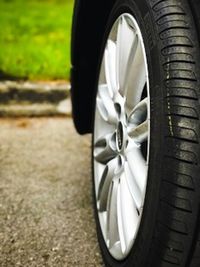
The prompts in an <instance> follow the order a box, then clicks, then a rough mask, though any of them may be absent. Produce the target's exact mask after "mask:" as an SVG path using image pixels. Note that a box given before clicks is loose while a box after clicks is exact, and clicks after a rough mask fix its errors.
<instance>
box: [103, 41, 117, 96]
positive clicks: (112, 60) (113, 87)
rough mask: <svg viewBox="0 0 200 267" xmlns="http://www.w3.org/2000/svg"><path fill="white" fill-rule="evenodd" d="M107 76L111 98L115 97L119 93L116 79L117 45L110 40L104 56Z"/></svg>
mask: <svg viewBox="0 0 200 267" xmlns="http://www.w3.org/2000/svg"><path fill="white" fill-rule="evenodd" d="M104 59H105V60H104V62H105V76H106V81H107V84H108V89H109V93H110V96H111V97H113V96H114V92H116V91H117V78H116V44H115V43H114V42H113V41H112V40H110V39H109V40H108V42H107V46H106V49H105V54H104Z"/></svg>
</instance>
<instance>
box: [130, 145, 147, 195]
mask: <svg viewBox="0 0 200 267" xmlns="http://www.w3.org/2000/svg"><path fill="white" fill-rule="evenodd" d="M126 158H127V162H128V165H129V168H130V171H131V173H132V179H131V180H128V182H129V185H130V188H133V189H132V190H131V191H132V192H133V194H134V188H135V184H137V185H138V187H139V189H140V191H141V193H142V195H143V194H144V192H145V188H146V181H147V170H148V166H147V163H146V161H145V159H144V157H143V155H142V153H141V150H140V148H139V147H132V148H131V149H130V151H127V154H126ZM132 181H134V183H133V182H132Z"/></svg>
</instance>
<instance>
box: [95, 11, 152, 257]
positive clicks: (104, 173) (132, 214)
mask: <svg viewBox="0 0 200 267" xmlns="http://www.w3.org/2000/svg"><path fill="white" fill-rule="evenodd" d="M149 140H150V96H149V79H148V67H147V59H146V53H145V48H144V43H143V38H142V34H141V31H140V29H139V26H138V23H137V22H136V20H135V19H134V17H133V16H132V15H130V14H128V13H124V14H122V15H120V17H119V18H118V19H117V20H116V21H115V23H114V25H113V27H112V29H111V32H110V34H109V37H108V40H107V44H106V47H105V51H104V56H103V60H102V64H101V69H100V75H99V83H98V90H97V98H96V112H95V123H94V151H93V153H94V180H95V181H94V182H95V190H96V202H97V209H98V215H99V221H100V226H101V230H102V234H103V237H104V240H105V243H106V245H107V248H108V250H109V252H110V254H111V255H112V256H113V257H114V258H115V259H116V260H123V259H124V258H126V257H127V256H128V254H129V252H130V250H131V248H132V247H133V244H134V241H135V239H136V236H137V233H138V229H139V226H140V222H141V217H142V212H143V206H144V201H145V194H146V186H147V177H148V163H149V146H150V144H149Z"/></svg>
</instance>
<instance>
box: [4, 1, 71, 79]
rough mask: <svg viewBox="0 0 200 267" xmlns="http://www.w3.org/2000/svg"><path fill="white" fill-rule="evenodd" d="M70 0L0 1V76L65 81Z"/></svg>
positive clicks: (67, 61)
mask: <svg viewBox="0 0 200 267" xmlns="http://www.w3.org/2000/svg"><path fill="white" fill-rule="evenodd" d="M72 11H73V0H0V75H1V79H2V78H6V77H16V78H26V79H30V80H55V79H68V78H69V71H70V35H71V33H70V32H71V19H72Z"/></svg>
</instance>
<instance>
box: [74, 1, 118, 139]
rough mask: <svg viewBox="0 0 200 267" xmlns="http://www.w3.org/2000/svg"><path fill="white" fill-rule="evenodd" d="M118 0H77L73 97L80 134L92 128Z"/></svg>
mask: <svg viewBox="0 0 200 267" xmlns="http://www.w3.org/2000/svg"><path fill="white" fill-rule="evenodd" d="M115 1H116V0H98V1H97V0H96V1H94V0H75V6H74V16H73V26H72V44H71V47H72V51H71V63H72V67H71V84H72V90H71V98H72V112H73V119H74V124H75V127H76V129H77V131H78V132H79V133H80V134H85V133H90V132H91V131H92V116H93V115H92V114H93V105H94V88H95V80H96V79H95V76H96V71H97V65H98V54H99V51H100V47H101V40H102V37H103V34H104V31H105V27H106V23H107V19H108V16H109V13H110V11H111V9H112V6H113V4H114V2H115Z"/></svg>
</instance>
